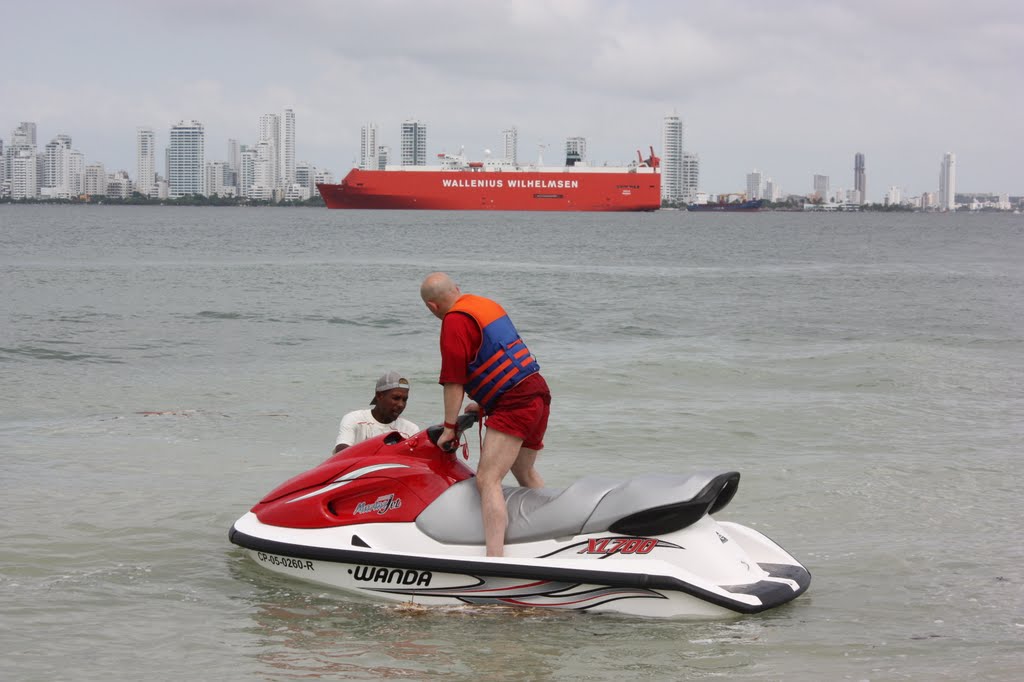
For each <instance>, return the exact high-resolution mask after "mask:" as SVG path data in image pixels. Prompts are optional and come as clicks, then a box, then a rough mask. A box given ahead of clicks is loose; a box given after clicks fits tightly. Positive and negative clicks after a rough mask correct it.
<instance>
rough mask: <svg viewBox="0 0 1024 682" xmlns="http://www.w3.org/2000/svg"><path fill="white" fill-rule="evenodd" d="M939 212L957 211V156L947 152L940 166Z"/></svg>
mask: <svg viewBox="0 0 1024 682" xmlns="http://www.w3.org/2000/svg"><path fill="white" fill-rule="evenodd" d="M939 210H940V211H955V210H956V154H954V153H953V152H946V154H945V155H944V156H943V157H942V165H941V166H939Z"/></svg>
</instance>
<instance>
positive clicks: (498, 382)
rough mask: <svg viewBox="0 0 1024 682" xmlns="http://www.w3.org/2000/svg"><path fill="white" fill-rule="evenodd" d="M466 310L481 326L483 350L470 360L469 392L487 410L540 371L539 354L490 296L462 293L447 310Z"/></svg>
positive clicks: (481, 345)
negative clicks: (521, 382)
mask: <svg viewBox="0 0 1024 682" xmlns="http://www.w3.org/2000/svg"><path fill="white" fill-rule="evenodd" d="M448 312H449V313H454V312H459V313H465V314H466V315H469V316H470V317H472V318H473V321H475V322H476V324H477V326H478V327H479V328H480V334H481V337H482V338H481V340H480V350H479V351H477V354H476V357H475V358H474V359H473V360H472V361H471V362H470V363H469V368H468V369H469V378H468V379H467V381H466V386H465V389H466V393H468V394H469V397H470V398H472V399H473V400H475V401H476V402H478V403H479V404H480V407H481V408H483V410H484V412H487V411H489V410H490V409H491V408H492V407H494V405H495V403H497V402H498V398H500V397H501V396H502V395H503V394H504V393H505V391H507V390H508V389H510V388H512V387H513V386H515V385H516V384H518V383H519V382H520V381H522V380H523V379H525V378H526V377H528V376H530V375H531V374H536V373H537V372H539V371H540V365H539V364H538V363H537V358H535V357H533V354H532V353H531V352H530V349H529V348H527V347H526V344H525V343H524V342H523V339H522V337H520V336H519V332H518V331H516V328H515V326H514V325H513V324H512V320H510V319H509V317H508V314H507V313H506V312H505V309H504V308H502V307H501V306H500V305H498V304H497V303H495V302H494V301H492V300H491V299H489V298H484V297H483V296H474V295H473V294H463V295H462V296H460V297H459V299H458V300H457V301H455V304H454V305H453V306H452V307H451V309H450V310H449V311H448Z"/></svg>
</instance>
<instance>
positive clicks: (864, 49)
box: [0, 0, 1024, 201]
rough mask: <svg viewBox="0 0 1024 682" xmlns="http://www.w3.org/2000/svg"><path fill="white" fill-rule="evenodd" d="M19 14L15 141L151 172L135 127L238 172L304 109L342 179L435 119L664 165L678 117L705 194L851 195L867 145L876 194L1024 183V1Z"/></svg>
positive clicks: (632, 0)
mask: <svg viewBox="0 0 1024 682" xmlns="http://www.w3.org/2000/svg"><path fill="white" fill-rule="evenodd" d="M0 19H2V22H3V25H4V28H3V31H2V35H3V40H2V43H0V44H2V45H3V47H4V50H3V52H4V56H5V59H6V65H5V68H4V69H3V71H2V75H0V138H2V139H4V141H5V142H7V141H9V139H10V131H11V130H12V129H13V128H14V127H15V126H16V125H17V124H18V123H19V122H20V121H35V122H36V123H37V124H38V131H39V132H38V135H39V145H40V147H42V146H43V145H44V144H45V143H46V142H48V141H49V140H50V139H52V138H53V136H54V135H56V134H58V133H68V134H70V135H71V136H72V140H73V144H74V147H75V148H76V149H79V150H80V151H82V152H83V153H84V154H85V158H86V162H87V163H94V162H102V163H104V164H105V165H106V167H107V169H108V171H112V170H118V169H124V170H128V171H129V172H130V173H131V174H132V176H134V175H135V128H136V126H140V125H146V126H151V127H153V128H154V129H155V131H156V135H157V145H158V149H162V148H163V147H164V146H166V144H167V138H168V129H169V127H170V126H171V125H172V124H173V123H175V122H176V121H178V120H181V119H197V120H199V121H201V122H202V123H203V124H204V125H205V127H206V157H207V160H220V159H224V158H226V156H227V152H226V149H227V143H226V141H227V139H228V138H229V137H233V138H237V139H238V140H239V141H240V142H242V143H255V142H256V141H257V140H256V135H257V120H258V117H259V115H260V114H262V113H268V112H277V113H280V112H281V111H282V110H283V109H284V108H285V107H292V108H293V109H294V110H295V117H296V131H297V132H296V146H297V158H298V159H299V160H303V161H309V162H311V163H313V164H315V165H317V166H318V167H324V168H328V169H330V170H332V171H333V172H334V173H335V175H336V176H337V177H339V178H340V177H341V176H343V175H344V173H345V172H346V171H347V169H348V168H349V167H351V165H352V163H353V161H354V160H355V159H356V158H357V155H358V148H359V130H360V126H361V125H363V124H364V123H365V122H368V121H372V122H375V123H377V125H378V126H379V128H380V133H379V135H380V139H379V141H380V142H381V143H383V144H390V145H391V146H392V148H393V149H395V150H397V149H398V147H399V126H400V124H401V122H402V121H403V120H405V119H408V118H417V119H419V120H421V121H423V122H424V123H425V124H426V126H427V140H428V143H427V153H428V156H431V157H432V156H433V155H434V154H436V153H438V152H441V151H448V152H456V151H458V149H459V148H460V147H463V146H464V147H465V152H466V154H467V156H470V157H472V158H482V156H483V154H484V150H485V149H491V150H493V151H494V152H495V153H498V151H499V150H500V149H501V144H502V139H501V131H502V130H503V129H504V128H507V127H509V126H513V125H514V126H516V127H518V129H519V157H520V160H521V161H522V160H529V161H533V160H535V159H536V157H537V153H538V150H539V145H540V144H547V145H549V147H548V148H547V150H546V152H545V162H546V163H552V162H555V161H559V162H560V161H561V159H560V158H559V157H560V156H561V151H560V150H561V147H562V145H563V144H564V140H565V138H566V137H569V136H577V135H582V136H585V137H586V138H587V141H588V148H589V156H590V160H591V161H592V162H596V163H602V162H626V161H629V160H630V159H632V158H635V156H636V150H637V149H638V148H639V149H643V150H645V155H646V149H647V147H648V146H649V145H653V146H654V147H655V150H656V151H658V152H660V148H661V122H662V119H663V117H664V116H665V115H666V114H670V113H678V114H679V115H680V116H681V117H682V118H683V122H684V125H685V138H684V139H685V148H686V149H687V150H688V151H692V152H695V153H697V154H699V155H700V159H701V183H700V184H701V189H702V190H704V191H709V192H714V193H718V192H729V191H739V190H742V189H745V177H746V173H748V172H750V171H751V170H753V169H755V168H756V169H758V170H760V171H762V172H763V173H764V174H765V175H766V176H768V177H772V178H773V179H774V180H775V181H776V182H777V183H779V184H781V186H782V189H783V191H785V192H793V193H808V192H810V191H811V190H812V175H814V174H815V173H820V174H824V175H829V176H830V177H831V184H832V187H833V188H836V187H845V188H849V187H852V185H853V156H854V154H855V153H856V152H863V153H864V154H865V156H866V162H867V182H868V198H869V200H871V201H881V199H882V197H883V196H884V193H885V191H886V190H887V189H888V188H889V186H890V185H898V186H900V187H902V188H903V189H904V191H906V192H907V193H909V195H916V194H919V193H920V192H922V191H934V190H936V188H937V187H938V176H939V162H940V160H941V158H942V155H943V154H944V153H945V152H948V151H951V152H954V153H956V155H957V163H958V182H957V189H958V190H959V191H964V192H983V191H990V192H1009V193H1010V194H1024V171H1022V168H1024V164H1022V163H1021V160H1020V158H1021V156H1022V154H1021V142H1022V137H1024V136H1022V130H1024V3H1022V2H1020V1H1019V0H1016V1H1005V2H1004V1H998V0H974V1H972V2H962V1H952V0H933V1H929V0H885V1H882V0H858V1H857V2H840V1H837V0H808V1H806V2H805V1H803V0H774V1H772V2H764V1H763V0H760V1H759V0H720V1H715V2H706V1H703V2H690V1H689V0H664V1H663V0H646V1H645V0H629V1H627V0H590V1H585V0H545V1H535V0H505V1H503V2H489V1H487V0H469V1H462V0H457V1H456V0H453V1H450V2H432V1H429V0H427V1H425V0H372V1H371V2H341V1H328V0H321V1H315V0H288V1H284V0H281V1H278V2H270V1H267V0H247V1H240V2H224V1H220V0H176V1H174V2H149V1H148V0H131V1H124V2H119V1H114V0H92V1H90V2H81V0H75V1H73V2H68V1H65V0H51V1H50V2H46V3H43V4H39V3H28V2H19V3H6V4H5V7H4V9H3V11H2V12H0ZM158 161H159V158H158ZM158 165H162V164H158ZM159 170H160V172H161V173H163V169H162V168H160V169H159Z"/></svg>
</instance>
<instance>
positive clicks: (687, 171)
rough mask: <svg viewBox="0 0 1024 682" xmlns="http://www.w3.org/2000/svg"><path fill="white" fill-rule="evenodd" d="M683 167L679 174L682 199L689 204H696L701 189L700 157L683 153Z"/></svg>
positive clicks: (690, 153)
mask: <svg viewBox="0 0 1024 682" xmlns="http://www.w3.org/2000/svg"><path fill="white" fill-rule="evenodd" d="M682 166H683V167H682V172H681V173H680V174H679V181H680V191H681V192H682V194H681V196H680V199H681V200H682V201H683V202H685V203H687V204H692V203H696V201H697V192H698V190H699V188H700V157H699V156H697V155H696V154H694V153H692V152H683V164H682Z"/></svg>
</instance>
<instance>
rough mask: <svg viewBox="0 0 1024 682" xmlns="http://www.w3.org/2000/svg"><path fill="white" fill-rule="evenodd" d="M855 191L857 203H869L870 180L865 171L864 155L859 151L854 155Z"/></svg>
mask: <svg viewBox="0 0 1024 682" xmlns="http://www.w3.org/2000/svg"><path fill="white" fill-rule="evenodd" d="M853 191H854V192H855V193H856V197H857V203H858V204H866V203H868V181H867V176H866V175H865V173H864V155H863V154H861V153H860V152H857V153H856V154H854V156H853Z"/></svg>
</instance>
